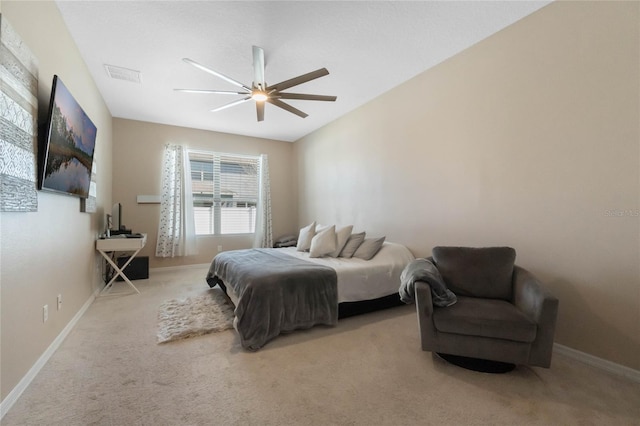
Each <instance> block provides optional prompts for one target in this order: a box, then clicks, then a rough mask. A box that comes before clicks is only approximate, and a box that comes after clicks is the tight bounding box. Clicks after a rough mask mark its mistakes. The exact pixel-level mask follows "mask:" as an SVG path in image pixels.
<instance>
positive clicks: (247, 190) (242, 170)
mask: <svg viewBox="0 0 640 426" xmlns="http://www.w3.org/2000/svg"><path fill="white" fill-rule="evenodd" d="M189 163H190V165H191V184H192V189H193V210H194V219H195V225H196V226H195V227H196V234H197V235H207V234H210V235H223V234H247V233H254V232H255V228H256V205H257V203H258V181H259V179H258V176H259V175H258V167H259V164H260V158H259V157H249V156H241V155H234V154H221V153H217V152H203V151H189Z"/></svg>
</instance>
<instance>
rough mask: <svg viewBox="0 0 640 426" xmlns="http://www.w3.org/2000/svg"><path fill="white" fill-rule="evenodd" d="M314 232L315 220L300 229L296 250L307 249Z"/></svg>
mask: <svg viewBox="0 0 640 426" xmlns="http://www.w3.org/2000/svg"><path fill="white" fill-rule="evenodd" d="M315 234H316V222H315V220H314V221H313V222H312V223H311V224H310V225H307V226H305V227H304V228H302V229H301V230H300V234H299V235H298V245H297V246H296V250H298V251H307V250H309V249H310V248H311V240H312V239H313V236H314V235H315Z"/></svg>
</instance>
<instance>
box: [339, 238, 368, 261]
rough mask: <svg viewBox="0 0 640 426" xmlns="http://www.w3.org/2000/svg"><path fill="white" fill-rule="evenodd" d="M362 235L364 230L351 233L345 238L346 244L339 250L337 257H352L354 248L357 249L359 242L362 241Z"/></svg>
mask: <svg viewBox="0 0 640 426" xmlns="http://www.w3.org/2000/svg"><path fill="white" fill-rule="evenodd" d="M364 236H365V233H364V232H360V233H358V234H351V236H350V237H349V239H348V240H347V244H345V245H344V248H343V249H342V251H341V252H340V256H339V257H346V258H350V257H353V254H354V253H355V252H356V250H358V247H360V244H362V242H363V241H364Z"/></svg>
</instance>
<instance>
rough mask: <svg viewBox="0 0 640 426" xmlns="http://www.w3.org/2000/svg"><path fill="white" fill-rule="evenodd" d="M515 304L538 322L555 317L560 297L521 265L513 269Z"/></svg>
mask: <svg viewBox="0 0 640 426" xmlns="http://www.w3.org/2000/svg"><path fill="white" fill-rule="evenodd" d="M513 304H514V305H515V306H516V307H517V308H518V309H520V310H521V311H522V312H524V313H525V314H526V315H527V316H528V317H529V318H531V319H532V320H534V321H535V322H536V323H540V321H541V320H544V319H545V318H547V319H551V318H553V319H554V323H555V317H556V315H557V312H558V299H557V298H556V297H554V296H553V295H552V294H551V293H550V292H549V291H548V290H547V289H545V288H544V286H543V285H542V283H541V282H540V281H539V280H538V279H537V278H536V277H535V276H534V275H533V274H532V273H531V272H529V271H527V270H526V269H524V268H521V267H519V266H514V269H513Z"/></svg>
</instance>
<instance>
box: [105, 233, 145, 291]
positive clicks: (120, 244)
mask: <svg viewBox="0 0 640 426" xmlns="http://www.w3.org/2000/svg"><path fill="white" fill-rule="evenodd" d="M146 243H147V234H142V238H126V237H124V235H118V236H115V237H111V238H101V239H98V240H96V250H98V252H100V254H101V255H102V257H104V258H105V259H106V260H107V262H108V263H109V265H111V267H112V268H113V270H114V271H115V273H114V274H113V277H111V280H110V281H109V282H108V283H107V285H106V286H104V288H103V289H102V291H101V292H100V295H103V294H107V293H109V292H110V291H111V288H112V287H113V282H114V281H115V280H116V278H118V276H120V277H122V279H123V280H124V281H125V282H126V283H127V284H129V286H130V287H131V288H132V289H134V290H135V292H136V293H138V294H140V291H138V289H137V288H136V286H134V285H133V283H132V282H131V281H130V280H129V278H127V276H126V275H125V274H124V272H123V271H124V269H125V268H126V267H127V266H128V265H129V263H131V261H132V260H133V258H134V257H136V255H137V254H138V253H140V250H142V248H143V247H144V246H145V244H146ZM115 252H132V254H131V255H130V256H129V259H128V260H127V262H126V263H125V264H124V265H122V267H119V266H118V265H117V263H116V262H114V261H113V259H112V256H111V254H112V253H115Z"/></svg>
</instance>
